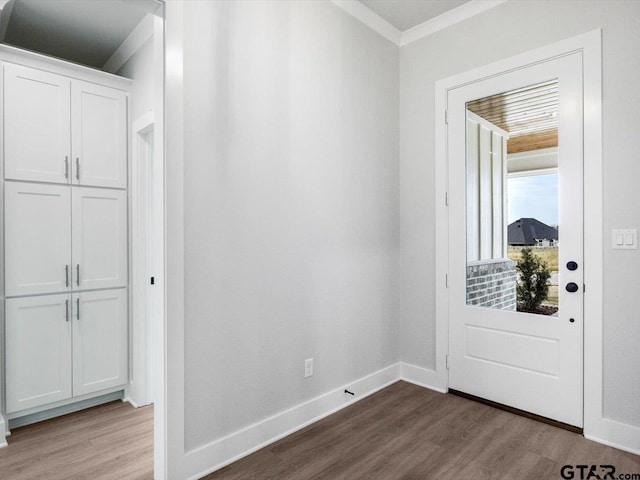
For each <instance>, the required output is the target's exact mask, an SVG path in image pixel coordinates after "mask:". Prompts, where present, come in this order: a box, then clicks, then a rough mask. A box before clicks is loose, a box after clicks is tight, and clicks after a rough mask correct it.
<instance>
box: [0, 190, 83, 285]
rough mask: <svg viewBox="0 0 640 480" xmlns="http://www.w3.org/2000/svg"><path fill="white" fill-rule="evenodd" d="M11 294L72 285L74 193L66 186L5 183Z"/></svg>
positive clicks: (7, 270) (7, 279) (6, 252)
mask: <svg viewBox="0 0 640 480" xmlns="http://www.w3.org/2000/svg"><path fill="white" fill-rule="evenodd" d="M4 199H5V250H4V255H5V256H4V258H5V294H6V295H7V296H9V297H10V296H15V295H33V294H40V293H53V292H65V291H69V290H70V288H71V192H70V191H69V187H68V186H64V185H43V184H36V183H23V182H5V190H4Z"/></svg>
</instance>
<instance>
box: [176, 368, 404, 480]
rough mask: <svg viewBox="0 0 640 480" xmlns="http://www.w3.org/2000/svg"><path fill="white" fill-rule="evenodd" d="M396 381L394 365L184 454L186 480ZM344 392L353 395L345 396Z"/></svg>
mask: <svg viewBox="0 0 640 480" xmlns="http://www.w3.org/2000/svg"><path fill="white" fill-rule="evenodd" d="M399 379H400V364H399V363H396V364H393V365H390V366H388V367H386V368H383V369H382V370H378V371H377V372H374V373H372V374H370V375H367V376H365V377H362V378H360V379H358V380H355V381H353V382H350V383H349V384H347V385H343V386H341V387H339V388H336V389H334V390H331V391H330V392H327V393H325V394H323V395H320V396H318V397H316V398H313V399H311V400H308V401H306V402H304V403H301V404H299V405H296V406H295V407H292V408H290V409H288V410H285V411H284V412H281V413H278V414H276V415H273V416H272V417H269V418H267V419H265V420H263V421H261V422H258V423H255V424H253V425H250V426H248V427H246V428H243V429H242V430H239V431H237V432H234V433H232V434H231V435H228V436H226V437H224V438H221V439H219V440H216V441H214V442H212V443H209V444H207V445H204V446H202V447H199V448H197V449H194V450H192V451H190V452H187V453H186V455H185V459H184V460H185V462H184V463H185V465H189V470H190V472H188V473H187V475H186V476H187V477H188V478H190V479H193V480H197V479H199V478H202V477H204V476H205V475H208V474H210V473H212V472H214V471H216V470H219V469H221V468H223V467H225V466H227V465H229V464H230V463H233V462H235V461H237V460H239V459H241V458H242V457H245V456H247V455H249V454H251V453H253V452H255V451H257V450H260V449H261V448H263V447H265V446H267V445H269V444H271V443H273V442H276V441H278V440H280V439H281V438H284V437H286V436H287V435H291V434H292V433H294V432H296V431H298V430H300V429H302V428H304V427H306V426H308V425H310V424H312V423H313V422H317V421H318V420H320V419H322V418H324V417H327V416H329V415H331V414H332V413H335V412H337V411H339V410H341V409H343V408H345V407H348V406H349V405H352V404H354V403H356V402H358V401H360V400H362V399H363V398H366V397H368V396H369V395H371V394H373V393H375V392H377V391H379V390H381V389H383V388H385V387H388V386H389V385H391V384H393V383H395V382H397V381H398V380H399ZM345 389H347V390H349V391H350V392H353V393H354V394H355V395H353V396H352V395H349V394H346V393H345V392H344V391H345ZM211 465H215V466H214V467H211ZM192 472H193V473H192Z"/></svg>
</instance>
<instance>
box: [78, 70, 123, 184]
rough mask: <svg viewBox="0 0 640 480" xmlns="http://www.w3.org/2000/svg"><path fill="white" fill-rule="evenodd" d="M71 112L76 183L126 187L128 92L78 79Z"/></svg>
mask: <svg viewBox="0 0 640 480" xmlns="http://www.w3.org/2000/svg"><path fill="white" fill-rule="evenodd" d="M71 112H72V113H71V115H72V118H71V125H72V132H71V138H72V154H73V155H72V156H73V162H72V164H73V178H72V181H73V183H74V184H77V185H93V186H98V187H116V188H126V186H127V96H126V93H125V92H123V91H121V90H116V89H113V88H108V87H103V86H101V85H95V84H93V83H86V82H81V81H79V80H78V81H76V80H74V81H73V83H72V85H71Z"/></svg>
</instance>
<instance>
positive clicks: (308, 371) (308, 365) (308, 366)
mask: <svg viewBox="0 0 640 480" xmlns="http://www.w3.org/2000/svg"><path fill="white" fill-rule="evenodd" d="M312 375H313V358H307V359H306V360H305V361H304V378H307V377H311V376H312Z"/></svg>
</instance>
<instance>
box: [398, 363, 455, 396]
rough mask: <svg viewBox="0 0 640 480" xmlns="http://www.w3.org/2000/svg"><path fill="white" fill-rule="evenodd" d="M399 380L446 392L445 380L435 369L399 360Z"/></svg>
mask: <svg viewBox="0 0 640 480" xmlns="http://www.w3.org/2000/svg"><path fill="white" fill-rule="evenodd" d="M399 365H400V380H404V381H405V382H409V383H413V384H414V385H418V386H420V387H424V388H428V389H429V390H435V391H436V392H440V393H447V384H446V380H444V381H443V378H442V375H441V374H438V372H436V371H435V370H430V369H428V368H424V367H418V366H416V365H411V364H410V363H404V362H400V364H399Z"/></svg>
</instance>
